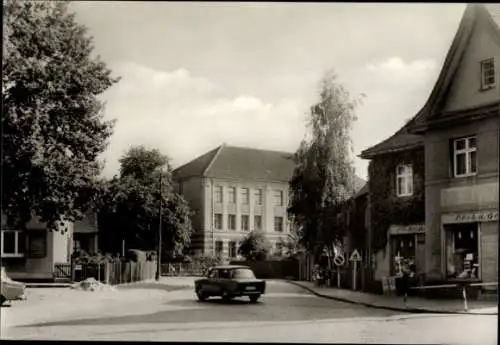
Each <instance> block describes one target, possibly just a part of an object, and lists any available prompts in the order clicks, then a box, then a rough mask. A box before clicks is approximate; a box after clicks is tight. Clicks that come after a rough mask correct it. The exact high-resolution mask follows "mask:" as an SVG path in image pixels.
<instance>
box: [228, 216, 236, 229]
mask: <svg viewBox="0 0 500 345" xmlns="http://www.w3.org/2000/svg"><path fill="white" fill-rule="evenodd" d="M227 227H228V229H229V230H236V215H234V214H229V215H228V216H227Z"/></svg>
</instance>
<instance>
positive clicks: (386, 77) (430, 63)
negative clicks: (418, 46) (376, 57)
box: [364, 57, 437, 88]
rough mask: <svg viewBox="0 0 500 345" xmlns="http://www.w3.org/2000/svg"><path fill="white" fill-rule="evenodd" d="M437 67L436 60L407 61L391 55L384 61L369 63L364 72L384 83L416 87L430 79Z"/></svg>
mask: <svg viewBox="0 0 500 345" xmlns="http://www.w3.org/2000/svg"><path fill="white" fill-rule="evenodd" d="M436 69H437V63H436V61H435V60H432V59H427V60H414V61H410V62H405V61H404V60H403V59H402V58H400V57H390V58H388V59H386V60H384V61H379V62H376V63H369V64H367V65H366V67H365V68H364V72H365V73H368V74H370V76H371V79H372V80H374V81H376V82H377V83H380V84H382V85H384V84H385V85H395V84H397V85H399V86H403V87H405V86H409V85H410V87H412V88H414V87H415V86H419V85H421V84H422V83H426V82H427V81H428V76H429V74H434V72H435V70H436Z"/></svg>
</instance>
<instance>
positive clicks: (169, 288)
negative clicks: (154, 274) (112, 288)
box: [116, 282, 190, 292]
mask: <svg viewBox="0 0 500 345" xmlns="http://www.w3.org/2000/svg"><path fill="white" fill-rule="evenodd" d="M116 288H117V289H118V290H130V289H147V290H162V291H169V292H170V291H178V290H185V289H189V288H190V287H189V286H182V285H167V284H159V283H155V282H141V283H132V284H125V285H118V286H117V287H116Z"/></svg>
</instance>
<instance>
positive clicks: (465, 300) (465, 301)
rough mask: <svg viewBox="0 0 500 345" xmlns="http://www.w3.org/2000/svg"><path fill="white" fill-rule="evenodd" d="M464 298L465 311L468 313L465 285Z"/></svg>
mask: <svg viewBox="0 0 500 345" xmlns="http://www.w3.org/2000/svg"><path fill="white" fill-rule="evenodd" d="M462 296H463V298H464V310H465V311H467V309H468V308H467V291H466V290H465V285H464V286H463V287H462Z"/></svg>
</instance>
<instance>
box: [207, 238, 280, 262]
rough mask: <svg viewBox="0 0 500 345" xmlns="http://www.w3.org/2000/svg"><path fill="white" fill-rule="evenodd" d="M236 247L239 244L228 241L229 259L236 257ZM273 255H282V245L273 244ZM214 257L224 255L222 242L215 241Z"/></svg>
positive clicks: (278, 243)
mask: <svg viewBox="0 0 500 345" xmlns="http://www.w3.org/2000/svg"><path fill="white" fill-rule="evenodd" d="M238 247H239V244H238V242H236V241H229V242H228V248H227V249H228V251H227V252H228V257H230V258H236V257H237V256H238ZM273 254H275V255H281V254H283V244H282V243H280V242H277V243H275V244H274V248H273ZM215 255H216V256H219V257H221V256H223V255H224V241H215Z"/></svg>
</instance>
